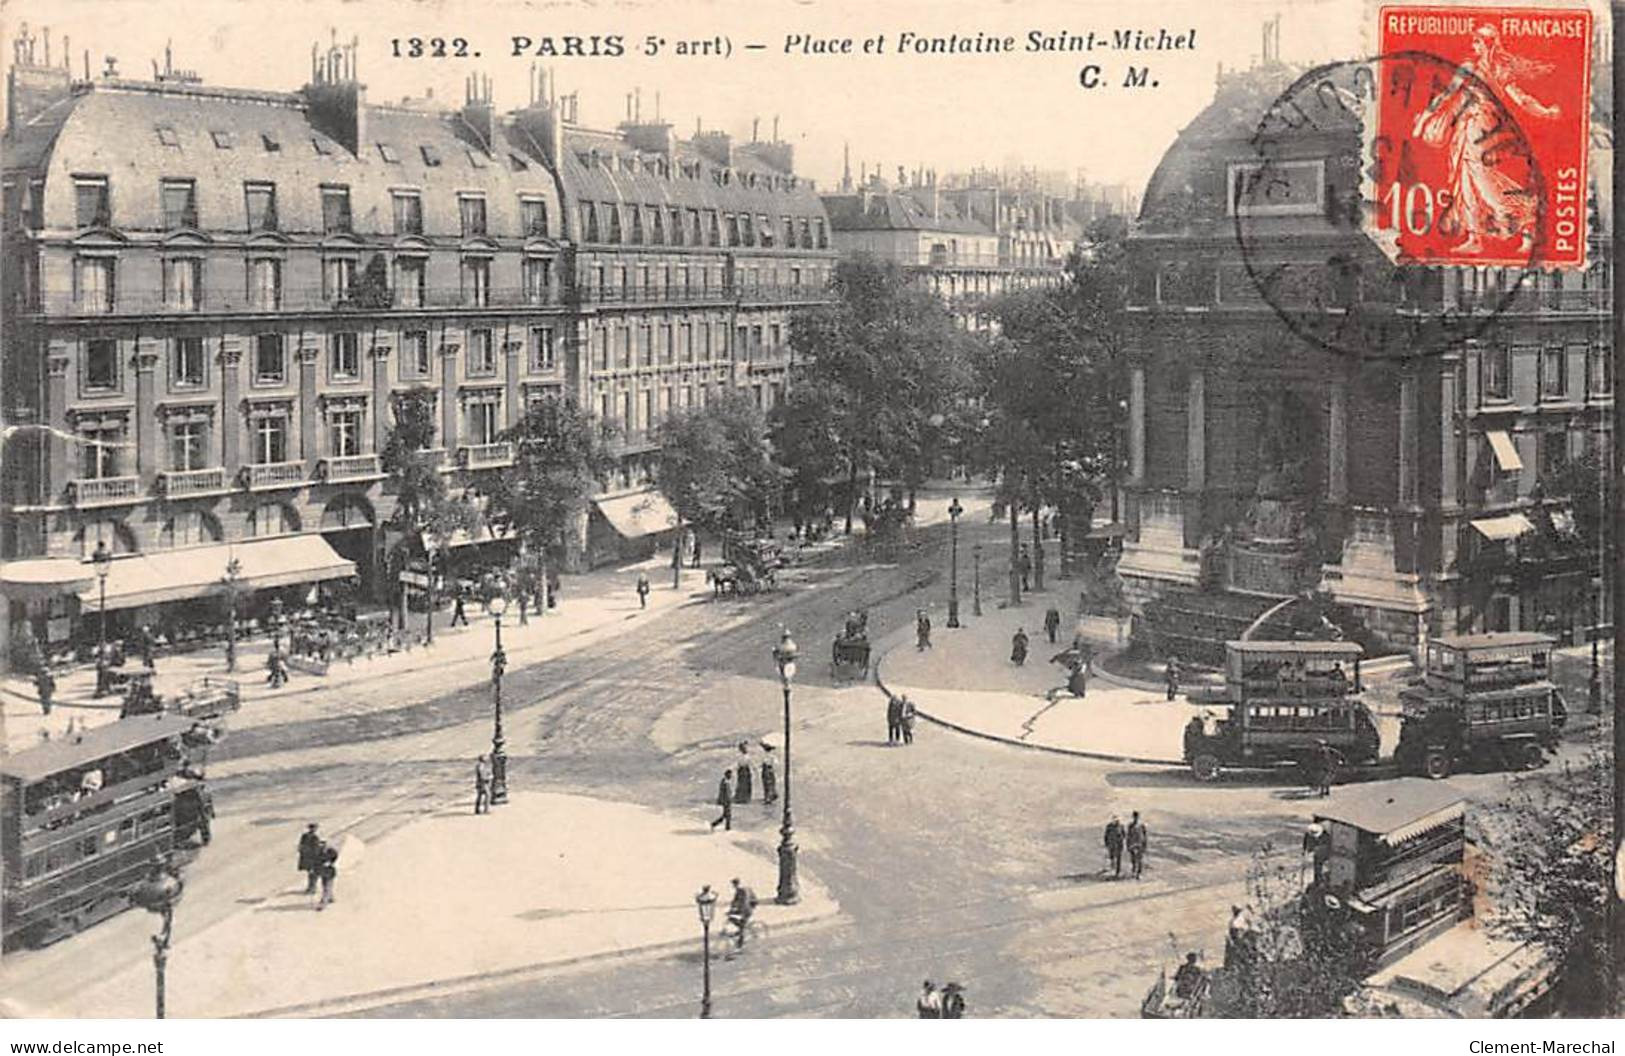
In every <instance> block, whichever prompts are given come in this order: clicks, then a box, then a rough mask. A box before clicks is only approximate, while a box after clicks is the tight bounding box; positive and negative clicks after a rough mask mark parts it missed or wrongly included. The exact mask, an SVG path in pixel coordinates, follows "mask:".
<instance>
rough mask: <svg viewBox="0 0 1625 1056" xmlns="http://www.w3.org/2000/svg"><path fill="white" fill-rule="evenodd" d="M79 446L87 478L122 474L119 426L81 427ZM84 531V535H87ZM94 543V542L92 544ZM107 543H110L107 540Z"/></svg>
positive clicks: (120, 432)
mask: <svg viewBox="0 0 1625 1056" xmlns="http://www.w3.org/2000/svg"><path fill="white" fill-rule="evenodd" d="M79 439H80V447H81V449H82V450H83V451H84V453H85V460H84V475H85V478H86V479H88V480H106V479H107V478H108V477H118V476H123V474H122V473H120V472H119V470H121V469H122V468H123V465H122V462H123V459H121V458H120V457H119V454H120V452H121V451H122V450H123V449H124V430H123V429H122V428H121V427H119V426H109V427H107V428H102V429H94V428H93V429H81V430H80V431H79ZM89 534H90V533H89V531H88V529H87V531H86V537H87V538H88V537H89ZM92 545H94V544H92ZM108 545H110V546H111V545H112V541H111V540H109V542H108Z"/></svg>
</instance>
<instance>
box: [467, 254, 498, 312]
mask: <svg viewBox="0 0 1625 1056" xmlns="http://www.w3.org/2000/svg"><path fill="white" fill-rule="evenodd" d="M463 303H464V304H465V305H467V306H469V307H471V308H484V307H485V306H486V305H488V304H490V303H491V262H490V261H489V260H487V259H485V258H484V257H477V258H474V259H469V260H464V261H463Z"/></svg>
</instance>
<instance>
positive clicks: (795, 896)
mask: <svg viewBox="0 0 1625 1056" xmlns="http://www.w3.org/2000/svg"><path fill="white" fill-rule="evenodd" d="M773 662H774V663H776V664H777V665H778V666H779V685H780V686H782V687H783V688H784V824H782V825H780V826H779V894H778V898H777V899H776V901H777V902H778V903H779V905H781V906H793V905H795V904H796V903H797V902H799V901H801V888H800V885H798V884H797V883H796V824H795V821H794V819H793V818H792V816H791V814H790V683H791V681H792V680H794V679H795V677H796V642H795V639H794V638H791V637H790V628H788V627H786V628H785V629H784V633H783V634H782V635H780V636H779V644H778V645H776V646H774V648H773Z"/></svg>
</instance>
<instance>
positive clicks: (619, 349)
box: [615, 326, 632, 370]
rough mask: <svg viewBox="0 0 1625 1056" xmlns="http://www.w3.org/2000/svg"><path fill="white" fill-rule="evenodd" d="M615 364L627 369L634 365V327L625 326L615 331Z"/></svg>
mask: <svg viewBox="0 0 1625 1056" xmlns="http://www.w3.org/2000/svg"><path fill="white" fill-rule="evenodd" d="M615 338H616V342H615V365H616V366H617V367H620V368H621V369H622V370H625V369H626V368H627V367H630V366H631V365H632V328H631V327H630V326H623V327H621V328H620V329H619V330H617V331H616V332H615Z"/></svg>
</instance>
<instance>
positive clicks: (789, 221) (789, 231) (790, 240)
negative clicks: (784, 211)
mask: <svg viewBox="0 0 1625 1056" xmlns="http://www.w3.org/2000/svg"><path fill="white" fill-rule="evenodd" d="M795 245H796V221H795V218H794V217H789V216H787V217H785V218H784V248H786V249H794V248H795Z"/></svg>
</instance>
